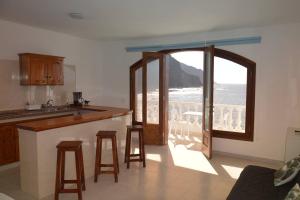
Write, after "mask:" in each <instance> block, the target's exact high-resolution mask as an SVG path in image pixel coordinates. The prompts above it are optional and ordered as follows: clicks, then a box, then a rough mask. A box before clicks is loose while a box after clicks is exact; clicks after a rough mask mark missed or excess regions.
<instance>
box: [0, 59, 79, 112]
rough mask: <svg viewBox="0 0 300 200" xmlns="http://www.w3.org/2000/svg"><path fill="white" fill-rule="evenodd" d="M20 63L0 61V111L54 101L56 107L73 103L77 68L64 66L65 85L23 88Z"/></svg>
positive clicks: (16, 61)
mask: <svg viewBox="0 0 300 200" xmlns="http://www.w3.org/2000/svg"><path fill="white" fill-rule="evenodd" d="M19 79H20V78H19V61H18V60H0V110H11V109H22V108H24V107H25V104H26V103H27V102H28V103H30V104H45V103H46V102H47V100H49V99H52V100H54V102H55V105H64V104H66V103H71V102H72V101H73V94H72V93H73V92H74V91H75V89H76V68H75V66H73V65H64V85H58V86H22V85H20V80H19Z"/></svg>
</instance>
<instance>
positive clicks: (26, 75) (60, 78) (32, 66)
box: [19, 53, 64, 85]
mask: <svg viewBox="0 0 300 200" xmlns="http://www.w3.org/2000/svg"><path fill="white" fill-rule="evenodd" d="M19 58H20V78H21V80H20V81H21V85H63V84H64V70H63V60H64V58H63V57H58V56H48V55H41V54H32V53H22V54H19Z"/></svg>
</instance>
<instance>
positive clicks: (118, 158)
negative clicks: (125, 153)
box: [115, 136, 120, 174]
mask: <svg viewBox="0 0 300 200" xmlns="http://www.w3.org/2000/svg"><path fill="white" fill-rule="evenodd" d="M115 140H116V152H117V153H116V156H117V169H118V174H119V173H120V167H119V155H118V144H117V137H116V136H115Z"/></svg>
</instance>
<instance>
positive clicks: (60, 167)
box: [55, 141, 85, 200]
mask: <svg viewBox="0 0 300 200" xmlns="http://www.w3.org/2000/svg"><path fill="white" fill-rule="evenodd" d="M56 148H57V165H56V184H55V200H58V196H59V193H78V199H79V200H82V190H85V179H84V166H83V155H82V141H62V142H60V143H59V144H58V145H57V146H56ZM67 151H71V152H74V153H75V161H76V162H75V163H76V179H75V180H65V154H66V152H67ZM74 183H75V184H76V185H77V188H76V189H65V187H64V186H65V184H74Z"/></svg>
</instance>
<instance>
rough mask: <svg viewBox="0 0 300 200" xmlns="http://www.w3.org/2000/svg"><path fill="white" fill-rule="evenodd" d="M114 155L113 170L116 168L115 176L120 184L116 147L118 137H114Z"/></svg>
mask: <svg viewBox="0 0 300 200" xmlns="http://www.w3.org/2000/svg"><path fill="white" fill-rule="evenodd" d="M111 140H112V154H113V168H114V176H115V182H116V183H117V182H118V167H117V162H118V161H117V149H116V148H117V146H116V137H113V138H112V139H111Z"/></svg>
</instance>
